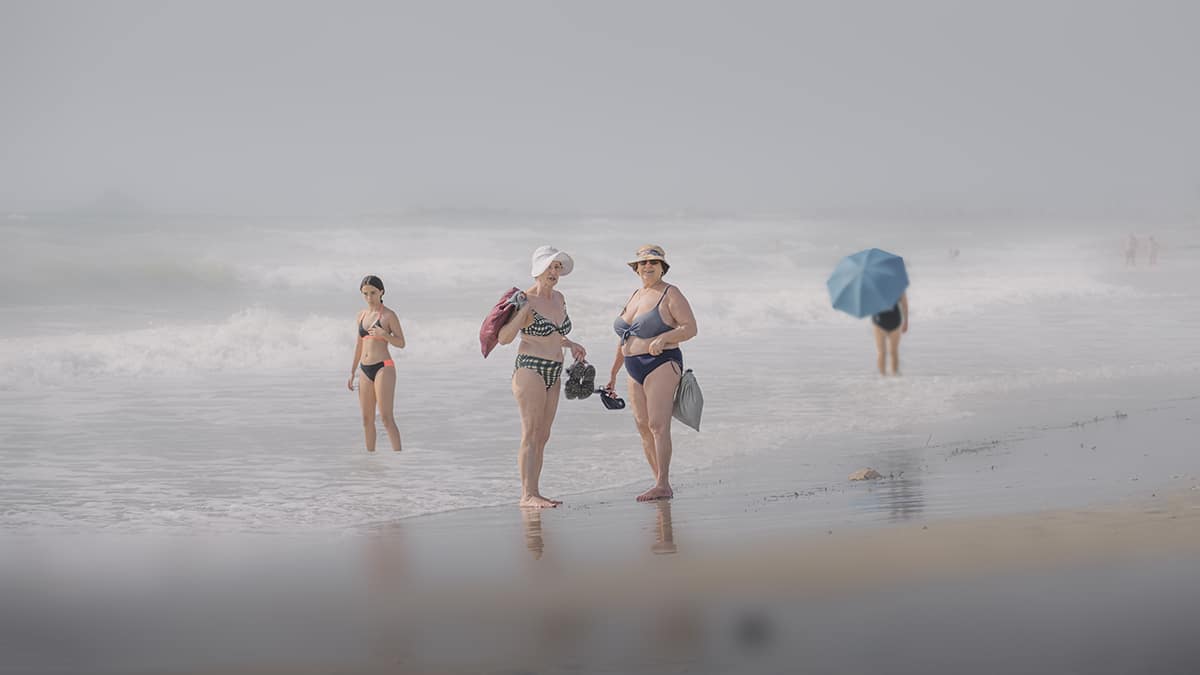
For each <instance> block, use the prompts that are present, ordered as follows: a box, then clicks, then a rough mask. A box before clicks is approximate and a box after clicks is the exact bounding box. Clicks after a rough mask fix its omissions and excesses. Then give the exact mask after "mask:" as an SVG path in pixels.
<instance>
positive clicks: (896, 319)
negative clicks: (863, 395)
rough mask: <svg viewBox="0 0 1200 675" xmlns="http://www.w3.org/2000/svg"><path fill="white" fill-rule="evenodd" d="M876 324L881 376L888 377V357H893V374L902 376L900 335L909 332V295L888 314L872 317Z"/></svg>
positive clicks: (901, 298)
mask: <svg viewBox="0 0 1200 675" xmlns="http://www.w3.org/2000/svg"><path fill="white" fill-rule="evenodd" d="M871 323H873V324H875V349H876V351H878V353H879V374H880V375H887V355H888V354H891V355H892V374H893V375H899V374H900V335H901V334H902V333H907V332H908V293H905V294H903V295H901V296H900V300H899V301H897V302H896V304H895V305H894V306H893V307H892V308H891V309H889V310H887V311H886V312H880V313H878V314H876V315H875V316H872V317H871Z"/></svg>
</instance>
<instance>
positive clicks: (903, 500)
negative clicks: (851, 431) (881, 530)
mask: <svg viewBox="0 0 1200 675" xmlns="http://www.w3.org/2000/svg"><path fill="white" fill-rule="evenodd" d="M878 465H881V466H882V467H885V468H881V469H880V473H882V474H883V478H882V479H879V480H876V481H872V485H871V487H870V488H869V489H868V490H867V492H866V494H867V495H869V497H870V502H869V503H868V504H867V505H866V508H867V509H868V510H870V511H873V512H878V513H886V514H887V520H888V522H893V523H896V522H902V521H905V520H911V519H913V518H916V517H918V516H920V515H921V514H923V513H924V512H925V500H926V496H925V488H924V486H923V485H922V483H921V479H920V477H919V476H920V475H921V471H920V467H921V450H920V449H918V448H904V449H899V450H892V451H889V452H888V454H887V456H886V458H885V459H881V461H879V462H878Z"/></svg>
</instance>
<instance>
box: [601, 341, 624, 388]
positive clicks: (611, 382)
mask: <svg viewBox="0 0 1200 675" xmlns="http://www.w3.org/2000/svg"><path fill="white" fill-rule="evenodd" d="M623 365H625V355H624V354H622V353H621V343H620V342H618V343H617V355H616V357H615V358H614V359H613V364H612V371H611V372H610V373H609V378H608V386H606V387H605V388H606V389H608V390H609V391H616V387H617V373H619V372H621V366H623Z"/></svg>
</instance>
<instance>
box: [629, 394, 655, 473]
mask: <svg viewBox="0 0 1200 675" xmlns="http://www.w3.org/2000/svg"><path fill="white" fill-rule="evenodd" d="M626 391H628V392H629V402H630V403H632V404H633V423H634V424H635V425H636V426H637V430H638V435H640V436H641V437H642V452H644V453H646V461H647V462H649V464H650V475H651V476H653V477H654V480H656V481H657V480H658V455H657V454H656V453H655V452H654V434H652V433H650V413H649V412H647V410H646V390H645V389H644V388H642V385H640V384H638V382H637V380H635V379H633V378H632V377H631V378H629V388H628V389H627V390H626Z"/></svg>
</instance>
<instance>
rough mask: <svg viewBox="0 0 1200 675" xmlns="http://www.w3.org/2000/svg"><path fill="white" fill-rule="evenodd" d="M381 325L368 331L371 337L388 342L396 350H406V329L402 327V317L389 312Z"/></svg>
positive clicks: (381, 321)
mask: <svg viewBox="0 0 1200 675" xmlns="http://www.w3.org/2000/svg"><path fill="white" fill-rule="evenodd" d="M379 323H380V325H379V326H372V327H371V329H370V330H368V331H367V332H368V333H370V334H371V337H376V338H381V339H384V340H387V343H388V344H389V345H391V346H393V347H395V348H396V349H404V344H405V343H404V329H403V328H402V327H401V326H400V317H398V316H396V313H395V312H390V311H389V312H387V313H386V315H385V316H384V317H382V319H381V320H380V322H379Z"/></svg>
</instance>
